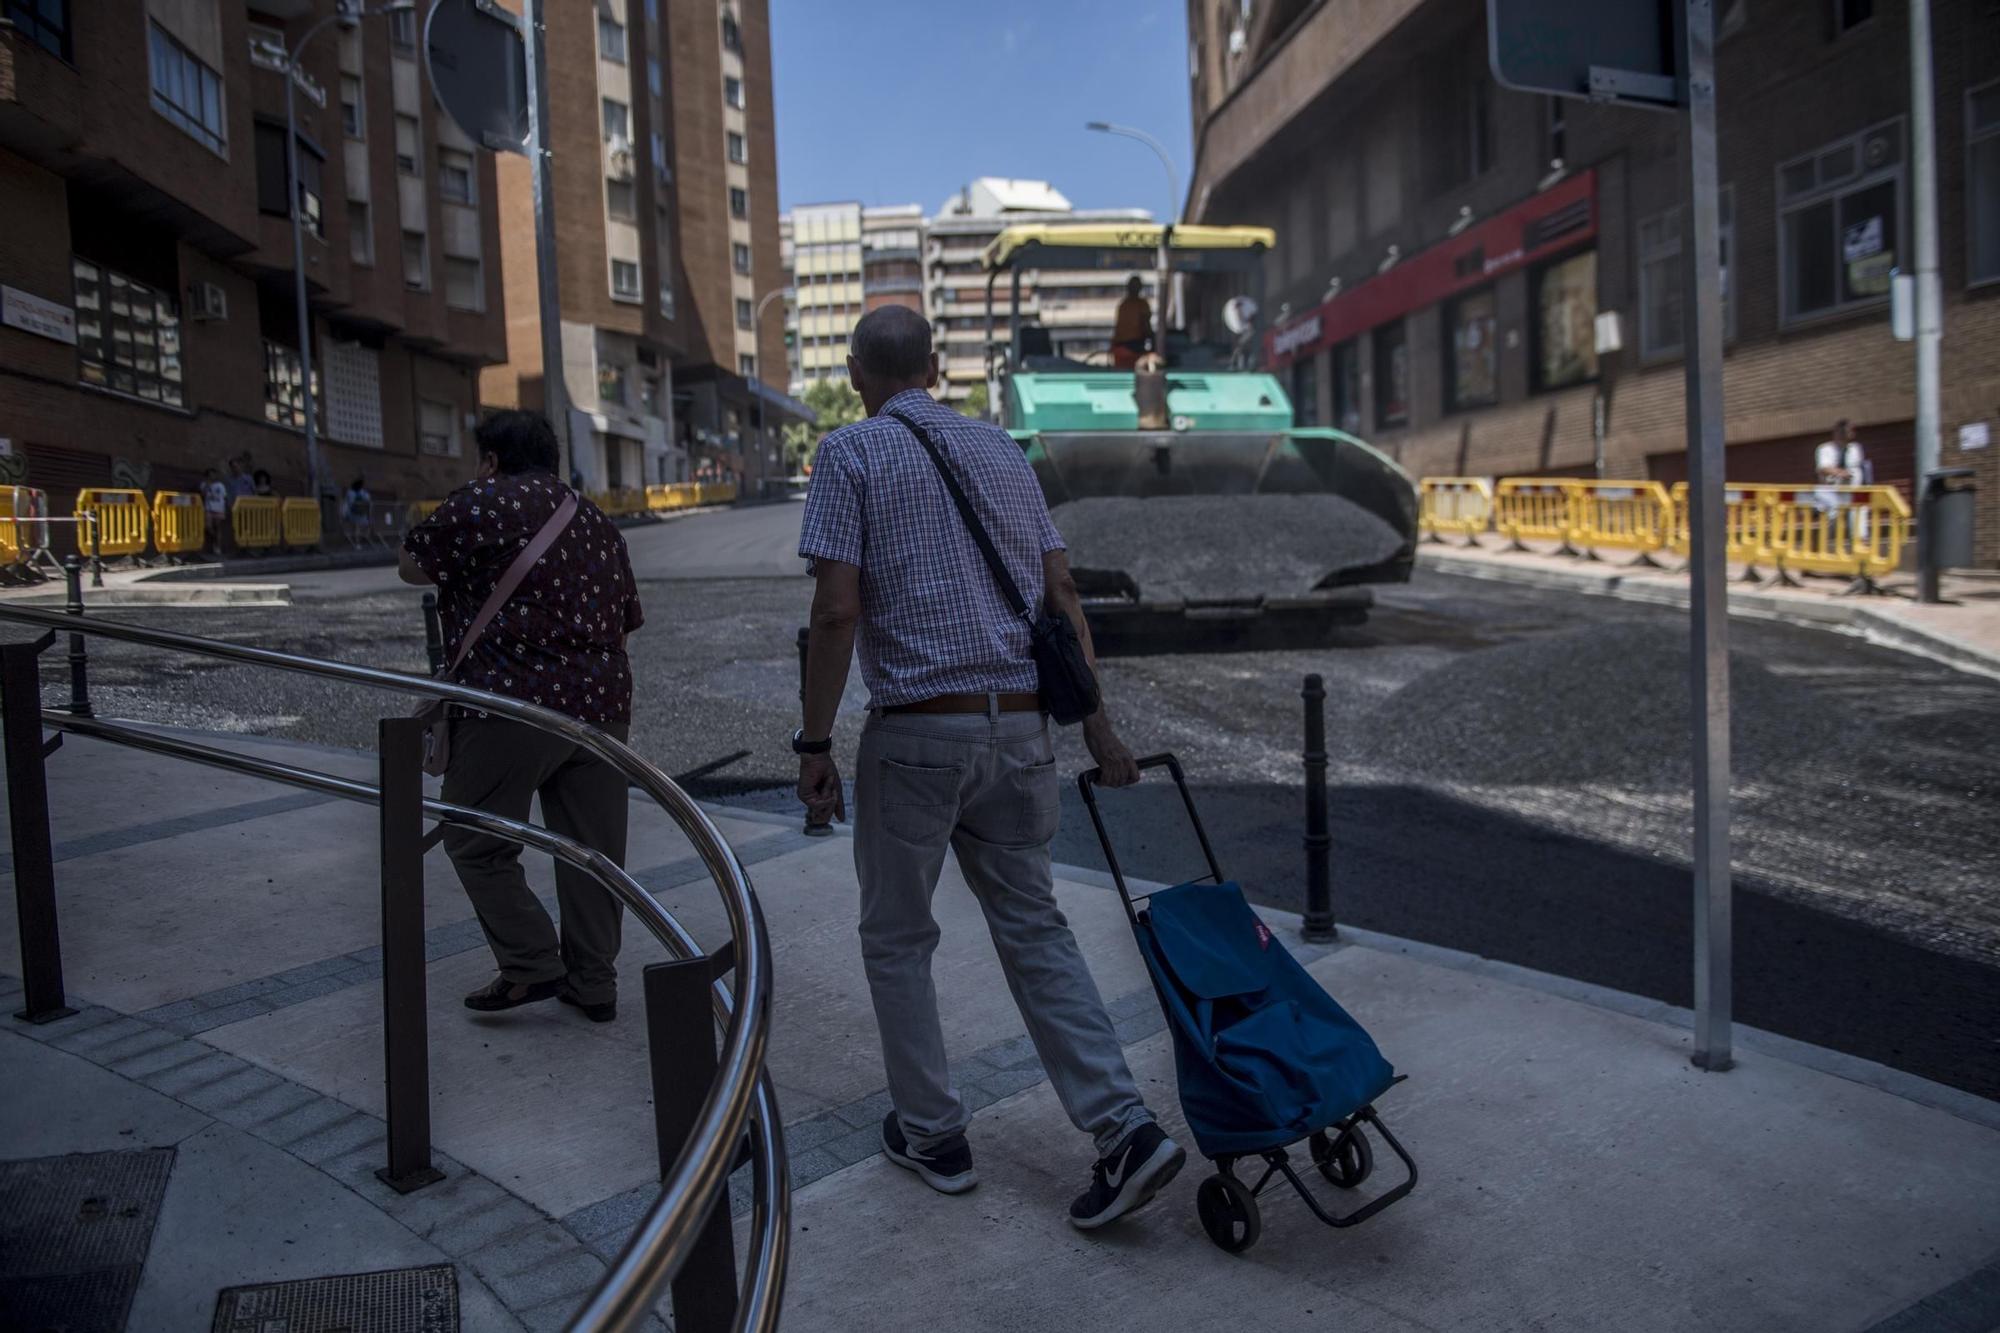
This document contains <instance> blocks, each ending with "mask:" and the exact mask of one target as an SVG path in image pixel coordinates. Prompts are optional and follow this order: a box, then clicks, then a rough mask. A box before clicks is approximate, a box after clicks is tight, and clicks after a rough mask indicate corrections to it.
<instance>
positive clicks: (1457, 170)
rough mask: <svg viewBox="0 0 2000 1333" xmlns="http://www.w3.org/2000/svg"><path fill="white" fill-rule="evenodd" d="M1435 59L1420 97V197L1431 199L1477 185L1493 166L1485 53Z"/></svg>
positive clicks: (1489, 100) (1489, 99) (1489, 97)
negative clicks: (1424, 129)
mask: <svg viewBox="0 0 2000 1333" xmlns="http://www.w3.org/2000/svg"><path fill="white" fill-rule="evenodd" d="M1477 54H1478V59H1477V60H1476V61H1475V60H1473V59H1472V58H1470V57H1468V56H1466V55H1464V54H1461V55H1460V56H1459V58H1457V59H1442V58H1441V59H1439V60H1438V61H1436V62H1435V63H1434V65H1433V66H1432V70H1433V79H1432V84H1431V88H1430V91H1429V94H1428V95H1427V96H1426V97H1425V98H1424V108H1425V111H1424V114H1425V117H1426V122H1427V128H1428V133H1427V135H1426V139H1425V143H1426V151H1425V152H1424V154H1423V162H1424V173H1425V174H1424V187H1425V189H1424V193H1425V195H1426V196H1427V197H1434V196H1436V195H1439V194H1442V193H1444V192H1445V191H1447V190H1450V189H1454V188H1456V187H1458V186H1460V185H1464V184H1466V183H1467V182H1470V181H1474V180H1477V179H1478V178H1479V177H1480V176H1483V175H1484V174H1485V173H1486V169H1487V168H1488V167H1490V166H1491V165H1492V164H1493V152H1492V114H1491V106H1490V103H1491V95H1490V92H1489V85H1488V83H1487V80H1486V71H1485V59H1484V57H1485V53H1484V51H1481V52H1479V53H1477Z"/></svg>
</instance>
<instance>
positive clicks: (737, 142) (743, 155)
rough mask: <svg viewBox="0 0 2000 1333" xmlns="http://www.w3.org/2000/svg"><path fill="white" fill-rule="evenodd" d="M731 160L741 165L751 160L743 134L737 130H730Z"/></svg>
mask: <svg viewBox="0 0 2000 1333" xmlns="http://www.w3.org/2000/svg"><path fill="white" fill-rule="evenodd" d="M729 160H730V161H731V162H734V163H736V164H737V165H739V166H741V165H742V164H744V163H746V162H748V161H749V160H750V152H749V149H748V148H746V147H745V146H744V143H743V136H742V135H740V134H738V133H737V132H736V131H735V130H731V131H729Z"/></svg>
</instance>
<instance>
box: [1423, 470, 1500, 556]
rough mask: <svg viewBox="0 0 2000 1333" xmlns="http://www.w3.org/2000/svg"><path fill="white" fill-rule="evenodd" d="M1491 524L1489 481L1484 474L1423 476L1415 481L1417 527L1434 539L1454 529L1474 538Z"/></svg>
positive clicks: (1491, 506)
mask: <svg viewBox="0 0 2000 1333" xmlns="http://www.w3.org/2000/svg"><path fill="white" fill-rule="evenodd" d="M1492 524H1493V485H1492V483H1491V482H1489V481H1487V480H1486V479H1485V478H1484V477H1425V478H1424V479H1423V480H1422V481H1421V482H1419V483H1418V510H1417V530H1418V531H1419V532H1421V533H1423V534H1424V535H1425V536H1427V537H1430V538H1431V539H1432V540H1434V541H1443V540H1444V538H1443V537H1442V536H1440V535H1439V534H1441V533H1446V532H1455V533H1459V534H1460V535H1462V536H1464V537H1466V538H1468V539H1472V540H1475V541H1476V540H1477V539H1478V537H1479V534H1480V533H1482V532H1484V531H1486V529H1487V528H1489V527H1491V526H1492Z"/></svg>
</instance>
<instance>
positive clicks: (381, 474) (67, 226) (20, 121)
mask: <svg viewBox="0 0 2000 1333" xmlns="http://www.w3.org/2000/svg"><path fill="white" fill-rule="evenodd" d="M332 12H333V0H311V2H308V0H270V2H269V3H260V2H259V0H249V2H248V3H238V2H236V0H144V2H143V3H142V2H141V0H134V2H133V3H131V4H118V5H95V4H78V3H74V0H71V2H70V3H42V4H39V5H35V6H20V5H11V4H10V5H8V6H7V7H6V11H5V13H6V16H7V21H6V22H4V23H0V198H4V199H5V200H6V201H7V204H6V208H5V216H6V222H5V225H4V226H0V284H4V287H5V290H4V292H0V301H4V306H3V307H0V314H4V323H0V438H4V439H6V440H7V441H8V445H7V449H8V453H7V455H6V457H5V458H4V459H0V468H3V469H4V471H5V472H6V474H7V475H6V477H5V480H8V481H14V482H22V483H25V484H27V485H31V486H37V487H41V488H43V489H45V490H47V491H48V492H49V494H50V499H51V503H52V505H53V506H54V507H55V509H56V510H57V511H58V512H66V511H67V509H68V506H69V504H70V499H71V497H72V496H73V495H74V492H75V491H76V489H77V488H78V487H80V486H108V485H137V486H141V487H143V488H145V489H147V490H161V489H173V490H179V489H193V488H194V486H195V485H196V484H197V483H198V482H199V480H200V478H201V476H202V473H203V471H204V470H205V469H207V468H210V467H221V466H222V465H223V463H224V461H225V460H226V459H228V458H230V457H233V456H236V455H239V454H245V453H247V454H248V455H249V456H250V458H251V459H252V462H253V464H254V466H256V467H259V468H263V469H266V470H268V471H269V472H270V473H271V475H272V478H273V481H274V484H275V486H276V488H277V490H278V491H279V492H280V493H283V494H291V495H303V494H306V493H307V489H308V487H307V464H306V458H305V450H304V437H303V423H304V411H303V392H302V388H301V384H300V380H301V376H302V370H303V365H304V364H305V363H308V362H309V363H310V364H311V365H312V366H313V368H314V372H315V374H316V376H317V384H318V386H319V394H318V413H319V429H320V447H321V450H322V457H323V459H324V461H325V467H326V471H325V475H324V477H323V478H322V483H323V486H324V487H326V488H328V489H332V490H338V489H340V488H342V487H344V486H345V485H346V483H347V482H348V481H350V480H352V479H353V477H354V476H356V475H360V476H362V477H363V478H365V480H366V482H367V484H368V486H369V488H370V490H371V491H372V492H373V493H374V495H375V496H376V497H377V498H378V499H379V500H413V499H420V498H426V497H431V496H437V495H441V494H443V493H445V492H446V491H447V490H449V489H450V488H451V487H452V486H454V485H456V484H457V483H458V482H459V481H460V480H462V479H463V477H464V475H465V474H466V471H467V469H468V467H469V460H468V459H467V458H466V457H465V453H466V449H465V442H466V440H467V439H468V438H469V432H468V429H467V427H468V426H469V425H470V423H471V422H472V421H473V419H474V418H473V416H472V414H473V413H474V412H475V410H476V408H477V404H478V393H477V388H478V370H479V367H480V366H481V365H483V364H485V363H488V362H491V361H494V360H497V359H499V358H500V357H501V356H502V355H503V354H504V350H505V345H504V340H503V337H502V312H501V290H500V283H499V271H498V264H497V262H495V260H496V257H497V254H498V227H497V217H496V214H495V209H494V207H493V203H494V198H495V191H494V174H493V165H492V160H491V156H490V155H489V154H487V153H484V152H480V151H476V150H475V149H474V147H473V146H472V145H471V144H470V143H469V142H467V141H466V140H465V139H464V138H463V136H461V135H459V134H458V132H457V130H456V128H455V127H453V126H452V125H450V123H449V122H448V121H447V120H446V119H445V118H444V117H443V116H441V115H440V114H438V113H437V112H436V110H435V108H434V104H433V103H432V101H431V98H430V96H429V94H428V92H427V91H425V90H424V89H423V82H422V78H421V73H420V70H419V68H418V56H417V51H416V45H415V43H416V40H417V33H418V32H419V30H420V29H419V27H418V26H417V20H418V19H420V17H421V16H420V15H404V16H401V17H400V18H396V19H391V18H370V19H369V20H367V21H365V22H363V23H361V24H359V25H358V26H355V27H352V28H349V29H344V30H343V29H342V28H340V27H337V26H334V27H331V28H330V29H329V30H327V31H324V32H322V33H321V34H320V36H319V37H318V38H317V39H316V40H315V41H314V42H313V44H312V46H311V47H310V49H309V50H308V51H307V52H306V53H305V54H304V55H303V57H302V59H301V62H300V63H301V72H300V75H299V77H298V81H297V83H296V84H295V90H296V93H297V96H296V105H297V119H298V126H299V155H300V163H301V165H300V178H301V179H300V186H301V191H300V197H301V200H302V207H303V210H304V214H303V215H304V216H305V218H306V219H307V221H308V224H309V225H308V228H307V236H306V241H305V246H306V269H307V280H308V289H309V300H310V304H311V307H312V316H313V319H312V342H313V346H312V348H311V349H310V355H309V356H308V357H306V358H303V359H302V358H301V357H300V354H299V348H298V345H297V344H298V337H297V331H296V313H295V309H294V306H293V302H292V290H293V288H292V250H291V232H290V223H289V221H288V218H287V215H286V208H287V200H288V189H287V179H286V177H287V169H286V165H285V147H286V145H285V129H284V124H285V122H284V84H283V83H282V82H281V80H282V79H284V78H285V77H286V75H285V74H284V73H283V72H282V71H283V69H284V66H285V55H284V52H285V51H286V50H287V49H288V48H289V46H290V44H291V43H293V42H295V41H297V40H298V38H299V36H300V35H301V34H303V32H304V31H305V29H306V27H307V26H308V25H309V24H311V23H312V22H314V21H315V20H317V19H318V18H320V17H321V16H323V15H325V14H330V13H332Z"/></svg>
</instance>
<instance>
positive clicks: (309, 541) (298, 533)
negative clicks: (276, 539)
mask: <svg viewBox="0 0 2000 1333" xmlns="http://www.w3.org/2000/svg"><path fill="white" fill-rule="evenodd" d="M278 512H279V516H280V519H281V522H282V525H283V529H284V534H285V545H287V546H289V547H292V548H293V549H294V550H304V549H305V548H307V547H309V546H313V547H316V546H318V545H319V542H320V515H319V503H318V501H315V500H308V499H306V498H305V497H304V496H299V495H294V496H292V497H290V498H289V499H287V500H285V501H284V502H283V503H282V504H281V505H280V506H279V509H278Z"/></svg>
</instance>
